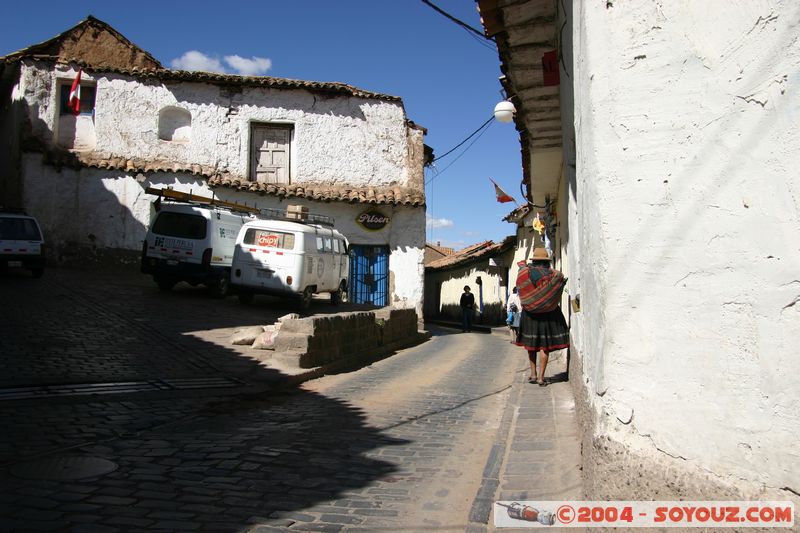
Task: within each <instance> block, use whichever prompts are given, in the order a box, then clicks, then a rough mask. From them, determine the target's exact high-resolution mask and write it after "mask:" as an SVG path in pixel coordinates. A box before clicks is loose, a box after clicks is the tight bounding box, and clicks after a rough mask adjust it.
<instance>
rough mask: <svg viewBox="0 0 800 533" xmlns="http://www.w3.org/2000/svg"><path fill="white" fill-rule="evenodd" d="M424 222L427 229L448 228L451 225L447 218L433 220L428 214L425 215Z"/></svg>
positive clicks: (451, 222)
mask: <svg viewBox="0 0 800 533" xmlns="http://www.w3.org/2000/svg"><path fill="white" fill-rule="evenodd" d="M425 222H426V225H427V226H428V229H434V228H449V227H451V226H452V225H453V221H452V220H450V219H447V218H433V217H432V216H430V215H429V214H427V213H426V214H425Z"/></svg>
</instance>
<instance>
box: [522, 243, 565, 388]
mask: <svg viewBox="0 0 800 533" xmlns="http://www.w3.org/2000/svg"><path fill="white" fill-rule="evenodd" d="M531 266H534V267H539V268H532V269H531V273H532V276H533V275H539V274H543V273H546V272H547V271H548V270H551V269H552V267H551V266H550V257H549V255H548V253H547V250H545V249H544V248H539V247H537V248H534V249H533V254H532V255H531ZM531 280H532V281H533V282H534V283H535V282H536V281H537V280H536V279H533V278H531ZM516 345H517V346H522V347H523V348H525V349H526V350H527V351H528V360H529V361H530V364H531V375H530V378H529V379H528V381H529V382H530V383H538V384H539V386H540V387H544V386H546V385H547V381H546V380H545V378H544V371H545V369H546V368H547V360H548V358H549V357H550V352H554V351H556V350H561V349H564V348H569V326H567V321H566V320H564V315H563V314H562V313H561V309H559V308H558V307H556V308H555V309H553V310H552V311H547V312H545V313H531V312H528V311H525V310H523V311H522V315H521V317H520V323H519V329H518V330H517V342H516ZM537 354H538V356H539V357H538V358H539V361H538V363H539V364H538V368H537V364H536V363H537V360H536V359H537Z"/></svg>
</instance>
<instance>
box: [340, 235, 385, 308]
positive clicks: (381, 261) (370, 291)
mask: <svg viewBox="0 0 800 533" xmlns="http://www.w3.org/2000/svg"><path fill="white" fill-rule="evenodd" d="M348 287H349V289H348V293H349V294H348V297H349V298H350V301H351V302H353V303H357V304H372V305H377V306H385V305H386V304H387V302H388V296H389V247H388V246H373V245H363V244H351V245H350V280H349V283H348Z"/></svg>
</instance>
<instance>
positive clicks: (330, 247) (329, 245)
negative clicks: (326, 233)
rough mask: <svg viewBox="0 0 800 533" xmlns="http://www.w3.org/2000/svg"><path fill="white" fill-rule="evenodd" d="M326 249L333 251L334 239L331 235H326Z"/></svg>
mask: <svg viewBox="0 0 800 533" xmlns="http://www.w3.org/2000/svg"><path fill="white" fill-rule="evenodd" d="M325 251H326V252H331V251H333V239H331V238H330V237H325Z"/></svg>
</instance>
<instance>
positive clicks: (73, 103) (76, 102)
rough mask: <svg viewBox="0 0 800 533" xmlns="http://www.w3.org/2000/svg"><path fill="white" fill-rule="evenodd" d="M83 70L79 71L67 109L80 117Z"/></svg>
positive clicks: (70, 93)
mask: <svg viewBox="0 0 800 533" xmlns="http://www.w3.org/2000/svg"><path fill="white" fill-rule="evenodd" d="M81 70H82V69H78V75H77V76H75V81H73V82H72V87H70V89H69V100H68V101H67V107H69V108H70V109H71V110H72V114H73V115H79V114H80V112H81Z"/></svg>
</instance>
